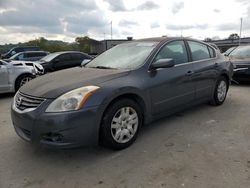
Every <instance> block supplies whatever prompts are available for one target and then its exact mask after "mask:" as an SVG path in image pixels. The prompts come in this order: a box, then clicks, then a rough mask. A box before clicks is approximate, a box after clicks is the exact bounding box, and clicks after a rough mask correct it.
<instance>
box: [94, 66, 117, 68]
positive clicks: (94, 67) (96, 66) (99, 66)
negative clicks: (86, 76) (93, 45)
mask: <svg viewBox="0 0 250 188" xmlns="http://www.w3.org/2000/svg"><path fill="white" fill-rule="evenodd" d="M90 68H96V69H116V68H113V67H105V66H96V67H90Z"/></svg>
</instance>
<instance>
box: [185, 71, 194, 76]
mask: <svg viewBox="0 0 250 188" xmlns="http://www.w3.org/2000/svg"><path fill="white" fill-rule="evenodd" d="M193 74H194V72H193V71H188V72H187V73H186V76H191V75H193Z"/></svg>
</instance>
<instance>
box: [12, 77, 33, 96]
mask: <svg viewBox="0 0 250 188" xmlns="http://www.w3.org/2000/svg"><path fill="white" fill-rule="evenodd" d="M22 76H31V77H34V75H33V74H32V73H29V72H24V73H21V74H19V75H18V76H17V77H16V78H15V81H14V83H13V84H14V89H15V92H17V81H18V79H20V78H21V77H22Z"/></svg>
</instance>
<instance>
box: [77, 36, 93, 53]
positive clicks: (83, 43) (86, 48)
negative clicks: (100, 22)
mask: <svg viewBox="0 0 250 188" xmlns="http://www.w3.org/2000/svg"><path fill="white" fill-rule="evenodd" d="M75 42H76V43H77V44H78V46H79V50H80V51H82V52H85V53H90V43H91V39H90V38H89V37H88V36H84V37H76V39H75Z"/></svg>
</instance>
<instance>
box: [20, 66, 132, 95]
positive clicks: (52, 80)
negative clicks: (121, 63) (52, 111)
mask: <svg viewBox="0 0 250 188" xmlns="http://www.w3.org/2000/svg"><path fill="white" fill-rule="evenodd" d="M128 73H129V71H128V70H115V69H94V68H81V67H75V68H71V69H65V70H62V71H57V72H54V73H48V74H46V75H44V76H41V77H38V78H36V79H34V80H32V81H30V82H29V83H27V84H25V85H24V86H22V87H21V88H20V90H19V91H20V92H21V93H24V94H27V95H31V96H35V97H42V98H52V99H53V98H57V97H59V96H60V95H62V94H64V93H66V92H68V91H71V90H73V89H76V88H79V87H83V86H89V85H96V86H100V84H101V83H103V82H107V81H109V80H112V79H115V78H119V77H122V76H125V75H127V74H128Z"/></svg>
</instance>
